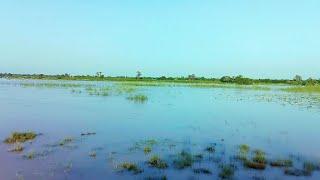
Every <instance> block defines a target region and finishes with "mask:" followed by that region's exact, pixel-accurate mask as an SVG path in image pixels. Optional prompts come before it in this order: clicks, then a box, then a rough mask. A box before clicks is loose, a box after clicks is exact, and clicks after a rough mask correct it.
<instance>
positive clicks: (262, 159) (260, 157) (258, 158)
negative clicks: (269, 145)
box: [252, 150, 267, 164]
mask: <svg viewBox="0 0 320 180" xmlns="http://www.w3.org/2000/svg"><path fill="white" fill-rule="evenodd" d="M254 154H255V155H254V157H253V159H252V160H253V161H254V162H256V163H260V164H266V163H267V160H266V154H265V152H263V151H261V150H256V151H254Z"/></svg>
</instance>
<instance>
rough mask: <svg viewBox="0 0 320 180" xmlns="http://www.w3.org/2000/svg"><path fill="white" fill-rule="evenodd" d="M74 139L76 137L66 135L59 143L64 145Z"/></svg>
mask: <svg viewBox="0 0 320 180" xmlns="http://www.w3.org/2000/svg"><path fill="white" fill-rule="evenodd" d="M73 141H74V138H72V137H66V138H64V139H63V140H62V141H60V142H59V145H60V146H64V145H66V144H69V143H71V142H73Z"/></svg>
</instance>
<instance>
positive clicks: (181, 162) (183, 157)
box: [173, 151, 193, 169]
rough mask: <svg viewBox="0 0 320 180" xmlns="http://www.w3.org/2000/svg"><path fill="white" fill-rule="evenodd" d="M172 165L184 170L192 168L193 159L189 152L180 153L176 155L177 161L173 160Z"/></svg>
mask: <svg viewBox="0 0 320 180" xmlns="http://www.w3.org/2000/svg"><path fill="white" fill-rule="evenodd" d="M173 163H174V165H175V167H176V168H178V169H184V168H187V167H190V166H192V164H193V158H192V155H191V154H190V153H189V152H186V151H182V152H181V153H179V154H178V157H177V159H175V160H174V162H173Z"/></svg>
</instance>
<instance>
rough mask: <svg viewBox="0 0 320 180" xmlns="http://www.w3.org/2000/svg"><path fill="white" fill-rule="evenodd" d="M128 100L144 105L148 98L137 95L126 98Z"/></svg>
mask: <svg viewBox="0 0 320 180" xmlns="http://www.w3.org/2000/svg"><path fill="white" fill-rule="evenodd" d="M127 99H128V100H130V101H134V102H138V103H144V102H146V101H147V100H148V97H147V96H145V95H142V94H137V95H134V96H129V97H127Z"/></svg>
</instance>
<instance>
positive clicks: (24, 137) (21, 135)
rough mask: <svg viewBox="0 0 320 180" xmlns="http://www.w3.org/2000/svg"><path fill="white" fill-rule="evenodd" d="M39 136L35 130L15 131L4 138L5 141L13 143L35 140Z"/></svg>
mask: <svg viewBox="0 0 320 180" xmlns="http://www.w3.org/2000/svg"><path fill="white" fill-rule="evenodd" d="M36 137H37V134H36V133H34V132H13V133H12V134H11V135H10V137H8V138H6V139H5V140H4V143H7V144H13V143H24V142H26V141H29V140H33V139H35V138H36Z"/></svg>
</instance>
